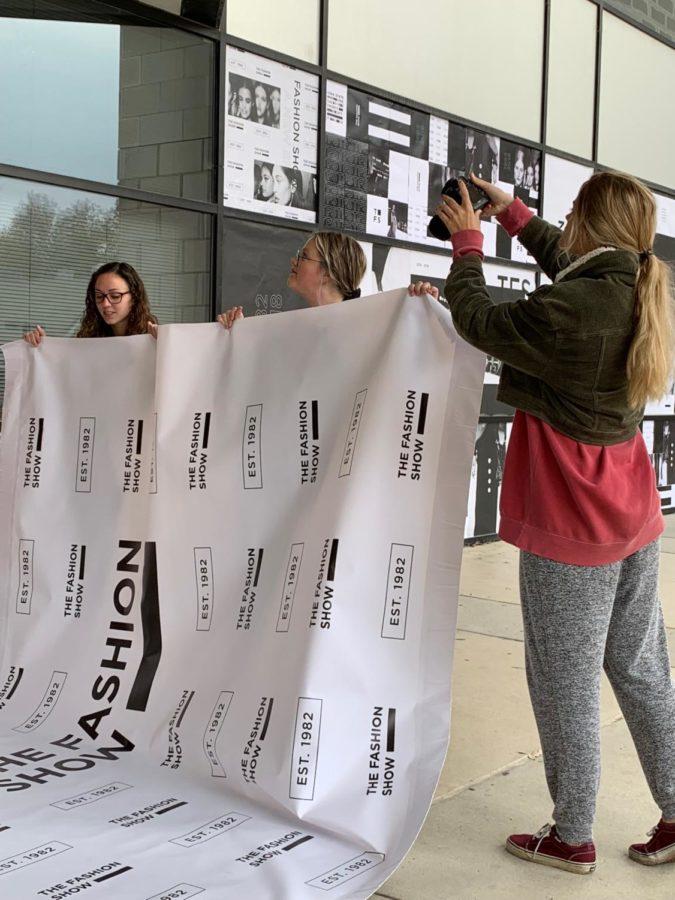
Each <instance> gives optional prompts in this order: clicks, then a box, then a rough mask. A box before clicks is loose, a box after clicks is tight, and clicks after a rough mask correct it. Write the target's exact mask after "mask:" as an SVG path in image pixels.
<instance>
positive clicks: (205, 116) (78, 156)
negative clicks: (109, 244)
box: [0, 3, 215, 200]
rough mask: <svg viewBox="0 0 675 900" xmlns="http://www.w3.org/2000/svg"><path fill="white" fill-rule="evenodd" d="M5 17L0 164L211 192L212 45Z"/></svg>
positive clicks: (0, 43)
mask: <svg viewBox="0 0 675 900" xmlns="http://www.w3.org/2000/svg"><path fill="white" fill-rule="evenodd" d="M97 8H98V4H95V3H92V17H93V18H96V10H97ZM73 15H74V14H73V13H71V14H68V15H67V16H65V17H67V18H72V16H73ZM83 18H84V17H83ZM0 23H1V24H0V84H1V85H2V91H0V162H3V163H8V164H10V165H17V166H23V167H26V168H31V169H39V170H42V171H46V172H56V173H58V174H61V175H70V176H73V177H75V178H86V179H91V180H94V181H102V182H106V183H110V184H122V185H124V186H127V187H135V188H141V189H143V190H147V191H154V192H157V193H160V194H169V195H172V196H176V197H188V198H190V199H194V200H212V199H213V159H212V157H213V150H212V139H213V108H212V95H213V82H214V52H215V51H214V43H213V42H212V41H209V40H207V39H204V38H202V37H199V36H198V35H194V34H190V33H188V32H183V31H178V30H176V29H173V28H161V27H153V28H146V27H139V26H136V25H119V24H114V23H111V22H106V21H101V22H99V21H93V22H92V21H86V22H84V21H82V22H80V21H57V20H55V19H28V18H26V19H20V18H9V17H4V18H2V19H1V20H0Z"/></svg>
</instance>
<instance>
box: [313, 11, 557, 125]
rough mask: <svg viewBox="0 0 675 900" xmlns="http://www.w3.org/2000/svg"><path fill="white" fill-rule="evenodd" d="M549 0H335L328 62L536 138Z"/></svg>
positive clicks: (386, 86) (416, 97) (390, 88)
mask: <svg viewBox="0 0 675 900" xmlns="http://www.w3.org/2000/svg"><path fill="white" fill-rule="evenodd" d="M543 38H544V2H543V0H518V3H507V2H503V0H502V2H499V0H470V2H469V0H425V2H424V3H422V4H419V6H418V7H415V6H414V5H411V4H410V3H409V2H408V0H368V2H367V3H364V2H363V0H332V2H331V3H330V4H329V21H328V67H329V69H332V70H333V71H335V72H339V73H341V74H343V75H346V76H348V77H351V78H355V79H357V80H359V81H364V82H366V83H367V84H372V85H374V86H376V87H380V88H384V90H387V91H392V92H393V93H396V94H400V95H401V96H403V97H409V98H410V99H411V100H416V101H419V102H421V103H428V104H429V105H431V106H435V107H437V108H439V109H445V110H447V111H448V112H451V113H455V114H456V115H459V116H463V117H465V118H467V119H470V120H472V121H474V122H486V123H489V124H490V125H491V126H492V127H494V128H499V129H502V130H503V131H507V132H509V133H511V134H517V135H522V137H523V138H525V139H530V140H539V132H540V120H541V115H540V112H541V85H542V64H543V46H544V40H543Z"/></svg>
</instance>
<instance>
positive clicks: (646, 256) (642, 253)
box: [640, 247, 654, 263]
mask: <svg viewBox="0 0 675 900" xmlns="http://www.w3.org/2000/svg"><path fill="white" fill-rule="evenodd" d="M653 255H654V251H653V250H652V249H651V247H648V248H647V249H646V250H641V251H640V262H641V263H643V262H647V260H648V259H649V257H650V256H653Z"/></svg>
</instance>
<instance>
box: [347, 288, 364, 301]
mask: <svg viewBox="0 0 675 900" xmlns="http://www.w3.org/2000/svg"><path fill="white" fill-rule="evenodd" d="M360 296H361V288H356V290H355V291H350V292H349V293H348V294H345V300H356V298H357V297H360Z"/></svg>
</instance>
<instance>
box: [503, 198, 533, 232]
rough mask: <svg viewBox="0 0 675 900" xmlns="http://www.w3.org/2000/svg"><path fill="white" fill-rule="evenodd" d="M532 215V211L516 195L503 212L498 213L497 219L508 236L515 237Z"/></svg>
mask: <svg viewBox="0 0 675 900" xmlns="http://www.w3.org/2000/svg"><path fill="white" fill-rule="evenodd" d="M533 215H534V211H533V210H531V209H530V207H529V206H525V204H524V203H523V201H522V200H521V199H520V197H516V198H515V199H514V200H512V201H511V203H509V205H508V206H507V207H506V209H505V210H504V211H503V212H500V213H499V215H498V216H497V221H498V222H499V224H500V225H501V226H502V228H503V229H504V231H506V232H507V233H508V234H509V236H510V237H516V236H517V235H518V234H519V232H520V231H521V230H522V229H523V228H524V227H525V226H526V225H527V223H528V222H529V221H530V219H531V218H532V216H533Z"/></svg>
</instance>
